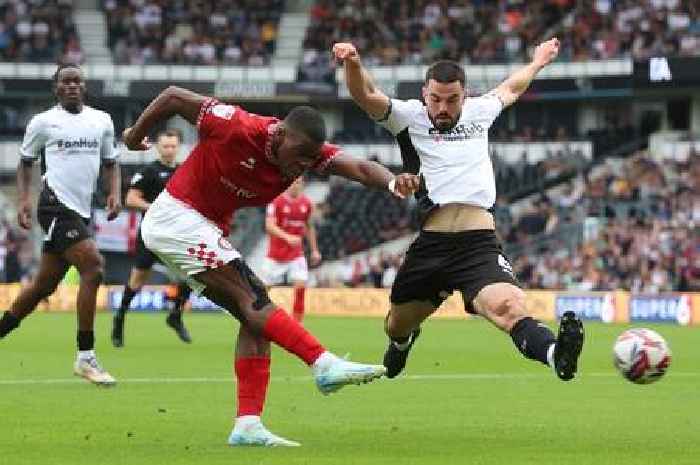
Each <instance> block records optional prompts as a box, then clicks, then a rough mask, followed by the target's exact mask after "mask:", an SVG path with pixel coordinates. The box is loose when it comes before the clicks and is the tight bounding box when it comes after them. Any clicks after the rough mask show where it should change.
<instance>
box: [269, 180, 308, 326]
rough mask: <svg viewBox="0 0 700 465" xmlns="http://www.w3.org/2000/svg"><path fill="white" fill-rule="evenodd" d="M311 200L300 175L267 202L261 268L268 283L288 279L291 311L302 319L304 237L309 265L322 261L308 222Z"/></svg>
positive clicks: (306, 272)
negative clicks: (291, 292)
mask: <svg viewBox="0 0 700 465" xmlns="http://www.w3.org/2000/svg"><path fill="white" fill-rule="evenodd" d="M313 208H314V205H313V202H311V199H309V198H308V197H307V196H305V195H304V178H303V177H299V178H297V180H296V181H294V182H293V183H292V185H291V186H289V189H287V190H286V191H285V192H284V193H283V194H282V195H280V196H279V197H277V198H276V199H275V200H273V201H272V203H271V204H270V205H268V206H267V216H266V218H265V230H266V231H267V234H268V235H269V244H268V249H267V256H266V257H265V259H264V261H263V265H262V270H261V275H262V276H261V277H262V280H263V282H264V283H265V284H266V285H268V286H275V285H279V284H286V283H291V284H292V285H293V286H294V303H293V304H292V315H293V316H294V319H295V320H297V321H298V322H301V321H302V320H303V319H304V293H305V291H306V281H307V280H308V279H309V267H308V266H307V264H306V257H305V256H304V244H303V241H304V238H306V240H307V241H308V243H309V249H310V254H311V256H310V259H311V260H310V261H311V265H312V266H316V265H318V264H319V263H320V262H321V253H320V252H319V251H318V242H317V241H316V228H315V227H314V225H313V223H311V221H310V220H311V215H312V213H313Z"/></svg>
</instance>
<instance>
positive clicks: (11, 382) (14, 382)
mask: <svg viewBox="0 0 700 465" xmlns="http://www.w3.org/2000/svg"><path fill="white" fill-rule="evenodd" d="M549 376H551V375H549V374H544V373H543V374H534V373H452V374H443V375H440V374H433V375H429V374H428V375H405V376H401V377H400V378H397V380H396V381H399V382H400V381H440V380H445V381H451V380H493V379H514V380H517V379H538V378H547V377H549ZM619 376H620V375H619V374H617V373H583V374H581V375H580V377H581V378H582V379H585V378H617V377H619ZM669 376H671V377H683V378H697V377H700V372H672V373H669ZM312 379H313V378H312V377H311V376H275V377H273V378H272V381H285V382H290V381H293V382H308V381H311V380H312ZM85 382H86V381H84V380H82V379H80V378H54V379H0V386H22V385H41V384H49V385H50V384H73V383H85ZM117 383H118V384H132V383H133V384H207V383H211V384H216V383H231V384H233V383H234V380H233V378H208V377H203V378H120V379H117Z"/></svg>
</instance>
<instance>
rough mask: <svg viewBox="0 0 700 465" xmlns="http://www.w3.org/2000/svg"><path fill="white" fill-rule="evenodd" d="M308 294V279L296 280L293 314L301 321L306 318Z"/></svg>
mask: <svg viewBox="0 0 700 465" xmlns="http://www.w3.org/2000/svg"><path fill="white" fill-rule="evenodd" d="M305 295H306V281H294V302H293V304H292V316H294V319H295V320H297V321H298V322H299V323H301V322H302V321H303V320H304V311H305V303H304V298H305Z"/></svg>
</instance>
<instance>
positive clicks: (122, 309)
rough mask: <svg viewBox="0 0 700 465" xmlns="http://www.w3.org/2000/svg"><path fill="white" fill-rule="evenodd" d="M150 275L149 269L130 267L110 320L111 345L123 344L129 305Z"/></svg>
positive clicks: (118, 345)
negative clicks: (127, 277) (119, 299)
mask: <svg viewBox="0 0 700 465" xmlns="http://www.w3.org/2000/svg"><path fill="white" fill-rule="evenodd" d="M150 276H151V269H150V268H148V269H141V268H132V269H131V273H130V275H129V283H128V284H127V285H126V286H125V287H124V293H123V294H122V301H121V304H120V305H119V308H118V309H117V312H116V314H115V315H114V319H113V320H112V345H113V346H114V347H123V346H124V322H125V320H126V314H127V312H128V311H129V306H130V305H131V301H132V300H133V298H134V296H135V295H136V294H138V293H139V291H141V288H142V287H143V285H144V284H145V283H146V282H147V281H148V278H149V277H150Z"/></svg>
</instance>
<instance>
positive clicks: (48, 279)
mask: <svg viewBox="0 0 700 465" xmlns="http://www.w3.org/2000/svg"><path fill="white" fill-rule="evenodd" d="M68 266H69V265H68V263H67V262H66V261H65V260H64V259H63V258H61V256H60V255H58V254H52V253H46V252H44V253H43V254H42V255H41V261H40V262H39V271H38V272H37V274H36V276H35V277H34V279H32V281H31V282H30V283H29V285H28V286H26V287H25V288H24V289H22V291H21V292H20V293H19V295H18V296H17V298H16V299H15V301H14V302H12V305H10V309H9V310H8V311H7V312H5V314H4V315H3V317H2V319H1V320H0V339H1V338H3V337H5V336H6V335H7V334H8V333H10V332H11V331H12V330H13V329H15V328H17V327H18V326H19V324H20V322H21V321H22V320H23V319H24V318H25V317H26V316H27V315H29V314H30V313H32V312H33V311H34V310H35V309H36V307H37V305H38V304H39V302H41V301H42V300H43V299H45V298H47V297H49V296H50V295H51V294H53V293H54V291H55V290H56V287H57V286H58V284H59V283H60V282H61V280H62V279H63V277H64V276H65V275H66V272H67V271H68Z"/></svg>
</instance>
